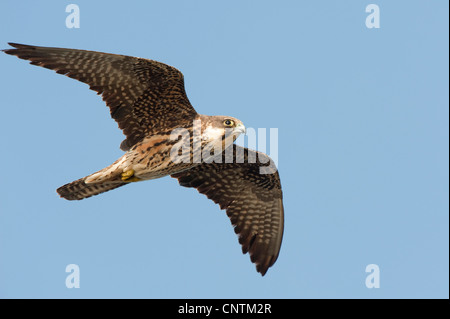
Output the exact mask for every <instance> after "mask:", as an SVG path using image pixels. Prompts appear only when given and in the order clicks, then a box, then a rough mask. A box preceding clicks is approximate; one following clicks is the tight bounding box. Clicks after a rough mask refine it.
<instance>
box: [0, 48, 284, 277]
mask: <svg viewBox="0 0 450 319" xmlns="http://www.w3.org/2000/svg"><path fill="white" fill-rule="evenodd" d="M9 45H11V46H12V47H14V48H13V49H6V50H3V51H4V52H5V53H7V54H10V55H15V56H17V57H19V58H21V59H24V60H29V61H31V62H30V63H31V64H33V65H38V66H42V67H45V68H48V69H51V70H54V71H56V72H57V73H60V74H64V75H66V76H69V77H71V78H74V79H76V80H79V81H81V82H84V83H86V84H88V85H89V87H90V89H92V90H94V91H96V92H97V93H98V94H99V95H100V94H101V95H102V98H103V100H104V101H105V102H106V105H107V106H108V107H109V108H110V112H111V117H112V118H113V119H114V120H116V121H117V123H118V125H119V128H120V129H121V130H122V131H123V133H124V135H125V136H126V139H125V140H124V141H123V142H122V143H121V144H120V148H121V149H122V150H123V151H125V154H124V155H123V156H122V157H121V158H119V159H118V160H117V161H115V162H114V163H113V164H111V165H110V166H108V167H106V168H104V169H102V170H100V171H98V172H96V173H93V174H91V175H88V176H86V177H83V178H81V179H78V180H76V181H74V182H71V183H69V184H66V185H64V186H61V187H60V188H58V189H57V192H58V194H59V195H60V196H61V197H63V198H65V199H68V200H80V199H84V198H87V197H90V196H93V195H97V194H100V193H103V192H106V191H109V190H112V189H115V188H118V187H121V186H124V185H127V184H129V183H131V182H137V181H142V180H148V179H155V178H159V177H163V176H167V175H170V176H172V177H174V178H176V179H178V182H179V184H180V185H181V186H185V187H193V188H196V189H197V190H198V191H199V192H200V193H202V194H205V195H206V196H207V197H208V198H210V199H211V200H213V201H214V202H215V203H217V204H219V205H220V208H221V209H225V210H226V212H227V215H228V216H229V218H230V220H231V223H232V225H233V226H234V230H235V232H236V234H238V235H239V242H240V244H241V245H242V251H243V253H244V254H245V253H247V252H248V253H249V255H250V259H251V261H252V262H253V263H255V264H256V270H257V271H258V272H259V273H261V275H263V276H264V274H265V273H266V272H267V270H268V269H269V267H271V266H272V265H273V264H274V263H275V261H276V260H277V258H278V254H279V251H280V246H281V241H282V237H283V228H284V209H283V195H282V191H281V184H280V178H279V175H278V171H277V170H276V169H275V170H273V171H272V172H269V173H264V174H263V173H262V172H261V169H262V168H264V167H267V165H271V164H273V161H271V159H270V158H269V157H268V156H267V155H265V154H263V153H260V152H256V151H253V150H250V149H247V148H243V147H240V146H237V145H235V144H233V142H234V140H235V139H236V137H237V135H239V134H240V133H244V132H245V127H244V125H243V124H242V122H241V121H240V120H238V119H236V118H233V117H229V116H207V115H201V114H198V113H197V112H196V111H195V109H194V108H193V107H192V105H191V103H190V102H189V100H188V98H187V96H186V92H185V89H184V77H183V74H182V73H181V72H180V71H178V70H177V69H175V68H174V67H171V66H169V65H166V64H163V63H160V62H157V61H153V60H148V59H143V58H136V57H131V56H124V55H116V54H108V53H102V52H94V51H85V50H75V49H64V48H52V47H39V46H31V45H24V44H17V43H9ZM195 123H199V125H198V126H197V130H198V131H200V136H201V138H200V139H197V140H196V141H194V136H195V132H194V131H195V129H196V126H195ZM177 129H178V130H180V129H182V130H185V132H187V133H188V144H187V145H188V155H187V156H186V154H184V157H182V156H180V158H182V159H184V160H174V157H173V156H172V155H173V154H174V152H171V151H172V150H173V148H174V147H175V145H177V143H179V141H180V139H174V138H172V134H173V132H174V131H175V130H177ZM183 145H184V144H183ZM195 145H196V146H195ZM208 145H209V147H210V149H207V146H208ZM211 145H212V147H211ZM182 150H183V149H181V148H180V149H179V150H178V151H177V152H175V153H176V155H180V151H182ZM205 150H207V152H206V154H208V156H209V157H208V156H207V157H206V158H205V160H200V161H195V158H194V157H195V154H197V153H198V152H204V151H205ZM212 150H214V155H212V154H211V151H212ZM216 150H218V151H217V152H216ZM196 152H197V153H196ZM202 154H203V153H202ZM227 156H228V157H227ZM230 158H231V161H230V160H229V159H230ZM206 159H209V160H206ZM227 159H228V160H227ZM250 159H253V160H250Z"/></svg>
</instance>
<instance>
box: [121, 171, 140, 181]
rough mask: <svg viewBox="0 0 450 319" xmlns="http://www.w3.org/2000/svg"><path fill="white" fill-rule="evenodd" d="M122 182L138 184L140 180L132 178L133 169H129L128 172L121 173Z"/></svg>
mask: <svg viewBox="0 0 450 319" xmlns="http://www.w3.org/2000/svg"><path fill="white" fill-rule="evenodd" d="M122 180H123V181H124V182H138V181H140V180H141V179H140V178H138V177H136V176H134V169H130V170H128V171H126V172H123V173H122Z"/></svg>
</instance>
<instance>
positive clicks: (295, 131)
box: [0, 0, 449, 298]
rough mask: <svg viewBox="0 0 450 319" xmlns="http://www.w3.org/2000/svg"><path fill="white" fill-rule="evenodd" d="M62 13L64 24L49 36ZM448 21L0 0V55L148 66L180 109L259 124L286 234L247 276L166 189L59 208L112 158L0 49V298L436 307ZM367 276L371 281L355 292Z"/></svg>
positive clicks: (406, 14)
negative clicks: (171, 80)
mask: <svg viewBox="0 0 450 319" xmlns="http://www.w3.org/2000/svg"><path fill="white" fill-rule="evenodd" d="M70 3H76V4H77V5H79V8H80V28H79V29H68V28H66V26H65V19H66V16H67V15H68V13H66V12H65V7H66V5H68V4H70ZM370 3H376V4H377V5H379V7H380V22H381V24H380V26H381V27H380V28H379V29H368V28H367V27H366V25H365V19H366V17H367V15H368V13H366V12H365V7H366V6H367V5H368V4H370ZM448 9H449V8H448V2H447V1H376V2H364V1H281V2H274V1H227V2H220V3H219V2H218V1H206V0H203V1H189V2H188V1H164V2H163V1H157V2H156V1H136V2H133V1H129V2H124V3H118V2H117V3H112V2H107V1H95V3H94V2H93V1H74V2H69V1H66V2H65V1H46V2H43V1H40V2H37V1H36V2H35V1H33V2H32V1H2V2H1V4H0V30H1V31H0V43H1V45H0V48H7V44H6V43H7V42H18V43H25V44H35V45H42V46H55V47H67V48H77V49H87V50H96V51H102V52H110V53H118V54H126V55H132V56H139V57H145V58H150V59H154V60H158V61H161V62H164V63H167V64H169V65H173V66H175V67H177V68H178V69H180V70H181V71H182V72H183V73H184V75H185V81H186V91H187V94H188V96H189V99H190V101H191V103H192V104H193V105H194V107H195V108H196V110H197V111H198V112H199V113H202V114H209V115H230V116H233V117H236V118H239V119H240V120H242V121H243V122H244V123H245V125H246V126H247V127H253V128H267V129H269V128H278V139H279V144H278V160H279V162H278V164H279V165H278V168H279V173H280V176H281V180H282V187H283V192H284V206H285V233H284V240H283V245H282V247H281V253H280V256H279V259H278V261H277V263H276V264H275V265H274V266H273V267H272V268H271V269H270V270H269V271H268V273H267V275H266V276H265V277H261V276H260V275H259V274H257V273H256V271H255V269H254V265H253V264H251V263H250V260H249V257H248V255H242V254H241V249H240V246H239V244H238V242H237V236H236V235H235V234H234V232H233V230H232V227H231V225H230V222H229V220H228V218H227V216H226V214H225V212H224V211H221V210H220V209H219V207H218V206H216V205H215V204H214V203H213V202H211V201H209V200H207V198H206V197H205V196H203V195H200V194H198V193H197V192H196V191H195V190H193V189H187V188H182V187H180V186H178V183H177V182H176V180H174V179H171V178H169V177H166V178H162V179H159V180H153V181H148V182H145V183H135V184H132V185H129V186H127V187H123V188H120V189H117V190H114V191H111V192H108V193H105V194H103V195H101V196H97V197H93V198H90V199H87V200H83V201H80V202H69V201H65V200H63V199H60V198H59V197H58V195H57V194H56V192H55V189H56V188H57V187H59V186H61V185H63V184H65V183H67V182H70V181H72V180H75V179H78V178H80V177H83V176H85V175H88V174H90V173H92V172H94V171H97V170H98V169H101V168H103V167H105V166H107V165H109V164H110V163H111V162H113V161H114V160H115V159H116V158H118V157H120V156H121V155H122V152H121V151H120V149H119V144H120V142H121V141H122V139H123V135H122V133H121V131H120V130H119V129H118V128H117V124H116V123H115V122H114V121H113V120H111V119H110V116H109V110H108V109H107V107H106V106H105V105H104V104H103V102H102V100H101V99H100V98H99V97H98V96H96V94H95V93H94V92H93V91H90V90H88V88H87V86H86V85H85V84H82V83H79V82H77V81H74V80H72V79H69V78H67V77H64V76H61V75H58V74H56V73H54V72H51V71H49V70H47V69H43V68H38V67H34V66H30V65H29V64H28V63H27V62H25V61H22V60H19V59H17V58H15V57H11V56H7V55H5V54H1V55H0V70H1V72H0V87H1V92H2V94H1V95H2V97H1V101H0V104H1V106H0V107H1V114H2V115H1V118H2V125H1V126H0V135H1V139H0V141H1V149H2V151H1V152H2V153H1V154H2V156H1V157H0V165H1V167H2V168H3V169H2V177H1V180H0V297H2V298H16V297H20V298H52V297H56V298H432V297H433V298H436V297H437V298H448V296H449V295H448V294H449V290H448V288H449V287H448V282H449V213H448V211H449V207H448V206H449V201H448V192H449V189H448V188H449V181H448V176H449V171H448V165H449V158H448V155H449V149H448V143H449V140H448V137H449V135H448V132H449V122H448V118H449V114H448V105H449V94H448V85H449V83H448V82H449V76H448V70H449V65H448V59H449V52H448ZM68 264H77V265H78V266H79V267H80V288H79V289H68V288H66V286H65V280H66V276H67V275H68V273H66V272H65V268H66V266H67V265H68ZM369 264H377V265H378V266H379V268H380V288H374V289H368V288H367V287H366V286H365V279H366V276H367V275H368V274H367V273H366V272H365V268H366V266H367V265H369Z"/></svg>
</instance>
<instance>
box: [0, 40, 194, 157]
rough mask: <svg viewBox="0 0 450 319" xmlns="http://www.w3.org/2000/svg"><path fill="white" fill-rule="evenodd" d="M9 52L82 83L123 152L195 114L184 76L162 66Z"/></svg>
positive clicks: (25, 48) (82, 53) (92, 55)
mask: <svg viewBox="0 0 450 319" xmlns="http://www.w3.org/2000/svg"><path fill="white" fill-rule="evenodd" d="M9 45H11V46H13V47H14V48H15V49H6V50H3V51H4V52H5V53H7V54H11V55H16V56H17V57H19V58H21V59H24V60H29V61H31V62H30V63H31V64H33V65H38V66H42V67H45V68H47V69H51V70H54V71H56V72H57V73H60V74H65V75H67V76H69V77H71V78H74V79H76V80H79V81H81V82H84V83H86V84H88V85H89V86H90V89H92V90H94V91H96V92H97V93H98V94H101V95H102V98H103V100H104V101H105V102H106V104H107V105H108V107H109V108H110V111H111V116H112V118H114V119H115V120H116V121H117V123H118V124H119V128H120V129H122V131H123V133H124V134H125V136H126V139H125V140H124V141H123V142H122V144H121V145H120V147H121V149H122V150H124V151H125V150H128V149H130V147H131V146H133V145H135V144H136V143H137V142H139V141H141V140H142V139H143V138H144V137H146V136H149V135H152V134H154V133H158V132H161V131H162V130H170V129H173V128H175V127H178V126H184V125H186V124H188V123H189V122H192V120H193V118H194V117H195V115H196V114H197V113H196V111H195V110H194V108H193V107H192V105H191V104H190V102H189V100H188V98H187V96H186V92H185V89H184V78H183V74H182V73H181V72H180V71H178V70H177V69H175V68H174V67H171V66H169V65H166V64H164V63H160V62H157V61H153V60H147V59H142V58H135V57H131V56H125V55H117V54H109V53H102V52H95V51H86V50H76V49H63V48H49V47H38V46H31V45H24V44H17V43H9Z"/></svg>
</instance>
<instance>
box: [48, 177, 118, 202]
mask: <svg viewBox="0 0 450 319" xmlns="http://www.w3.org/2000/svg"><path fill="white" fill-rule="evenodd" d="M85 180H86V177H83V178H80V179H79V180H76V181H73V182H72V183H69V184H66V185H63V186H61V187H60V188H58V189H57V190H56V192H57V193H58V194H59V196H61V197H62V198H65V199H67V200H80V199H85V198H88V197H91V196H94V195H98V194H101V193H104V192H107V191H109V190H112V189H115V188H117V187H120V186H123V185H125V184H127V183H124V182H103V183H92V184H86V183H85V182H84V181H85Z"/></svg>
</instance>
